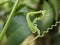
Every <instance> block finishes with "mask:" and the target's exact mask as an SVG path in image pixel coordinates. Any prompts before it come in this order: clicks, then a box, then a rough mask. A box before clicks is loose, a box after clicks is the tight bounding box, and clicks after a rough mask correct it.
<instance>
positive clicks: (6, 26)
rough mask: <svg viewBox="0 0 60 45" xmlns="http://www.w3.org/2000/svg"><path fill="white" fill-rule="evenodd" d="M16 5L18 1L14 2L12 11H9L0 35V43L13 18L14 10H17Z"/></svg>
mask: <svg viewBox="0 0 60 45" xmlns="http://www.w3.org/2000/svg"><path fill="white" fill-rule="evenodd" d="M18 3H19V0H16V2H15V4H14V6H13V9H12V11H11V13H10V15H9V17H8V20H7V22H6V24H5V26H4V28H3V30H2V32H1V33H0V41H1V40H2V39H3V37H4V34H5V33H6V31H7V28H8V27H9V25H10V23H11V21H12V18H13V16H14V14H15V12H16V8H17V6H18Z"/></svg>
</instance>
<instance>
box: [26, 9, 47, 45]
mask: <svg viewBox="0 0 60 45" xmlns="http://www.w3.org/2000/svg"><path fill="white" fill-rule="evenodd" d="M38 13H42V16H40V17H37V18H35V19H34V20H33V22H32V21H31V20H30V16H34V14H38ZM45 16H46V15H45V10H43V11H37V12H29V13H28V14H27V15H26V20H27V24H28V26H29V28H30V30H31V31H32V33H36V32H37V33H38V35H37V36H36V37H35V38H34V39H33V40H32V41H31V42H33V41H34V40H36V39H37V38H38V37H40V30H39V29H38V27H37V24H35V23H36V22H37V20H43V19H44V17H45ZM31 42H29V44H30V43H31Z"/></svg>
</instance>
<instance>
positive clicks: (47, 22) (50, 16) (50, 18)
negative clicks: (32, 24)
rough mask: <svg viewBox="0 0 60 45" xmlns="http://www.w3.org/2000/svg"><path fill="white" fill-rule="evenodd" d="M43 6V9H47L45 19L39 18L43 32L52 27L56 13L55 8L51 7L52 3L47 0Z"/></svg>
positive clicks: (39, 24)
mask: <svg viewBox="0 0 60 45" xmlns="http://www.w3.org/2000/svg"><path fill="white" fill-rule="evenodd" d="M41 8H42V10H45V14H44V15H46V16H45V17H44V19H43V20H40V21H39V20H38V22H37V25H38V28H39V29H40V30H41V33H42V34H43V33H44V31H46V33H47V29H48V28H50V26H51V25H52V24H53V22H54V18H55V15H54V11H53V9H52V8H51V5H50V4H49V3H48V2H46V1H45V2H44V3H43V5H42V7H41ZM43 13H44V12H43Z"/></svg>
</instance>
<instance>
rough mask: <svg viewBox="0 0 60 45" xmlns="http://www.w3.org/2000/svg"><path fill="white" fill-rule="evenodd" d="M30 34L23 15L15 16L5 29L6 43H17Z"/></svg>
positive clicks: (12, 44)
mask: <svg viewBox="0 0 60 45" xmlns="http://www.w3.org/2000/svg"><path fill="white" fill-rule="evenodd" d="M30 34H31V31H30V29H29V27H28V25H27V22H26V18H25V16H24V15H19V16H15V17H14V18H13V19H12V22H11V24H10V26H9V28H8V30H7V37H8V41H7V44H6V45H19V44H21V43H22V42H23V41H24V39H25V38H26V37H27V36H28V35H30Z"/></svg>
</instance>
